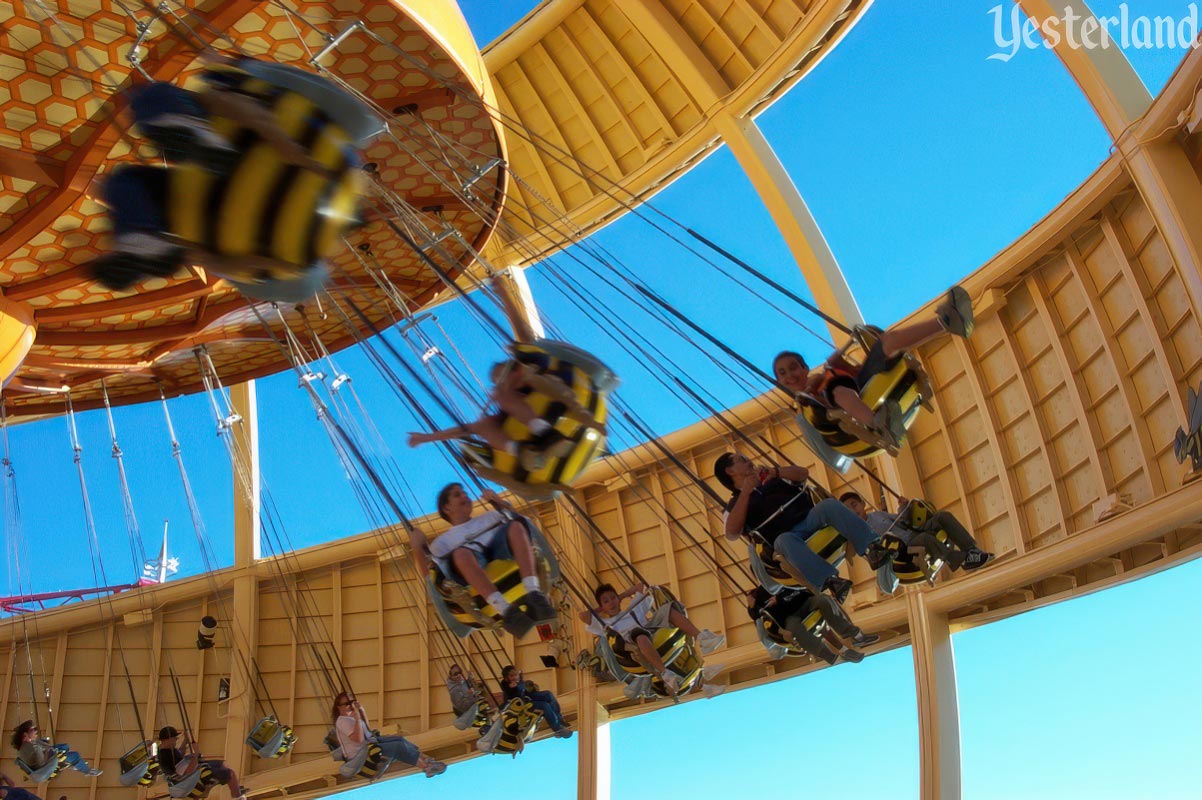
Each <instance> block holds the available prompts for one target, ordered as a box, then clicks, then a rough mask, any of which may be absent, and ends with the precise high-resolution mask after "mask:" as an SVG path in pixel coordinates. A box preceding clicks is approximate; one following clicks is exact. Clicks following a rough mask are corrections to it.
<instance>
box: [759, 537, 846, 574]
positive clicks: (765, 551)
mask: <svg viewBox="0 0 1202 800" xmlns="http://www.w3.org/2000/svg"><path fill="white" fill-rule="evenodd" d="M806 546H807V547H809V548H810V549H811V550H813V551H814V552H815V553H817V554H818V555H819V556H821V557H822V558H823V559H824V560H825V561H826V562H827V563H828V564H830V565H831V566H832V567H836V568H837V567H838V566H839V565H840V564H842V563H843V558H844V556H845V555H846V553H847V540H846V539H845V538H843V534H841V533H839V531H837V530H835V528H834V527H832V526H830V525H828V526H827V527H825V528H819V529H818V530H816V531H814V533H813V534H811V535H810V538H809V539H806ZM750 549H751V555H752V556H753V557H754V558H755V559H756V560H758V561H759V562H760V565H762V567H763V571H764V572H765V573H766V574H767V576H768V577H769V578H771V579H772V580H773V581H775V582H776V583H778V584H780V585H781V586H787V587H789V588H796V587H798V586H800V585H801V584H800V582H799V581H798V580H797V579H796V578H794V577H793V576H792V575H790V574H789V573H788V572H786V571H785V569H784V568H783V567H782V566H781V564H780V557H779V556H778V555H777V554H776V551H775V550H773V549H772V548H771V547H770V546H769V545H768V544H767V543H765V542H764V541H762V540H759V541H755V542H753V543H752V544H751V548H750ZM756 567H757V565H756V564H755V563H754V562H753V563H752V568H753V571H755V568H756ZM761 583H765V581H762V580H761Z"/></svg>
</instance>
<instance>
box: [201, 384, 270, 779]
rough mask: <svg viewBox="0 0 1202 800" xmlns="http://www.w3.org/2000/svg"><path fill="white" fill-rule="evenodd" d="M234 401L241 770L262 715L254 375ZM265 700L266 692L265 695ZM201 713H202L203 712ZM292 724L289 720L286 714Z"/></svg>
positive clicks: (235, 710)
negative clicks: (257, 664)
mask: <svg viewBox="0 0 1202 800" xmlns="http://www.w3.org/2000/svg"><path fill="white" fill-rule="evenodd" d="M230 404H231V406H232V407H233V410H234V412H235V413H236V414H238V415H239V416H241V417H242V422H241V424H240V425H237V426H235V428H234V431H233V433H234V436H233V442H234V461H235V463H236V464H237V465H238V468H237V471H238V473H239V474H236V475H234V497H233V501H234V566H235V568H239V567H240V568H243V569H242V571H241V572H240V574H239V575H238V577H237V578H235V579H234V586H233V598H232V602H231V603H230V605H229V609H230V619H229V620H227V621H226V624H227V625H228V626H229V631H228V636H229V647H230V649H229V658H230V661H229V679H230V696H229V700H228V701H227V702H226V708H225V712H226V713H225V750H224V751H223V753H224V759H225V762H226V764H228V765H229V767H230V769H232V770H234V772H235V773H237V774H238V775H239V776H244V775H245V774H246V773H247V771H248V770H247V767H248V766H249V764H248V761H249V756H248V754H249V752H250V750H249V748H248V747H247V745H246V741H245V740H246V735H247V733H249V732H250V729H251V726H252V725H253V724H254V723H255V721H256V720H257V717H256V716H255V693H256V691H257V688H256V686H255V681H254V676H253V675H252V674H251V669H252V666H251V660H252V659H254V658H255V657H256V656H255V648H256V645H257V642H258V639H259V635H258V634H259V582H258V580H257V579H256V578H255V575H254V573H253V572H252V571H251V570H249V569H248V568H249V567H251V566H252V565H253V564H254V562H255V561H257V560H258V558H259V503H260V497H259V419H258V417H259V412H258V404H257V403H256V399H255V384H254V381H247V382H246V383H240V384H237V385H235V386H234V387H232V388H231V390H230ZM262 699H263V700H266V699H267V698H262ZM198 718H199V717H198ZM283 722H284V724H288V720H283Z"/></svg>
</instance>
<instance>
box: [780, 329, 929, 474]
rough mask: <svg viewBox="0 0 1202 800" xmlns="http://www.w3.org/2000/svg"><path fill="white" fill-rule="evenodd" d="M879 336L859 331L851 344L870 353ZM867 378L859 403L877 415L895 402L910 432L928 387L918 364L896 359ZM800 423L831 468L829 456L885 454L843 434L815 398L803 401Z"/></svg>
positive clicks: (908, 358) (871, 331) (911, 359)
mask: <svg viewBox="0 0 1202 800" xmlns="http://www.w3.org/2000/svg"><path fill="white" fill-rule="evenodd" d="M879 336H880V331H879V329H876V328H870V327H862V326H861V327H857V328H856V329H855V338H854V339H853V340H852V342H851V343H849V344H856V343H858V344H859V345H860V347H861V348H862V349H863V351H864V352H868V350H869V349H871V347H872V345H873V343H874V342H875V341H876V340H877V338H878V337H879ZM845 349H846V348H845ZM865 378H867V380H866V382H865V383H864V387H863V389H861V390H860V399H861V400H862V401H864V404H865V405H866V406H868V407H869V408H870V409H872V410H874V411H875V410H876V409H877V408H879V407H880V406H881V405H882V404H883V403H884V402H885V401H887V400H892V401H894V402H896V403H897V404H898V406H899V407H900V408H901V411H902V418H903V419H904V420H905V427H906V430H909V428H910V426H911V425H912V424H913V423H914V420H915V419H916V418H917V416H918V411H919V409H920V408H921V406H922V403H923V400H924V399H925V398H924V397H923V387H924V386H927V385H928V379H927V377H926V373H925V372H924V371H923V369H922V367H921V366H920V365H919V363H918V361H917V360H916V359H915V358H914V357H913V356H911V355H908V354H907V355H906V356H904V357H900V358H897V359H895V361H894V363H893V364H891V365H889V366H888V368H887V369H883V370H881V371H879V372H877V373H875V374H873V375H871V376H864V375H863V374H861V376H860V379H861V380H862V381H863V380H864V379H865ZM798 423H799V424H802V427H803V430H804V429H805V428H806V427H807V426H808V427H809V428H811V429H812V430H813V431H814V432H816V433H817V435H818V436H820V437H821V438H822V441H823V442H824V443H825V445H826V448H827V450H826V451H824V452H822V453H819V455H820V457H822V459H823V460H824V461H826V462H827V463H830V464H831V465H832V466H835V464H834V463H832V462H831V460H830V458H829V457H828V453H834V454H837V455H838V456H846V457H848V458H852V459H859V458H868V457H870V456H874V455H877V454H879V453H881V452H883V451H882V450H881V448H879V447H877V446H876V445H875V444H873V443H871V442H865V441H863V440H861V439H859V438H857V437H856V436H855V435H854V434H852V433H850V432H848V431H845V430H843V428H841V427H840V426H839V424H838V422H836V421H835V419H834V418H832V417H831V416H830V415H829V414H828V413H827V409H826V407H825V406H824V405H823V404H822V402H821V401H819V400H817V399H815V398H811V397H805V398H801V413H800V414H799V415H798ZM835 468H836V469H838V468H839V467H837V466H836V467H835ZM840 471H846V470H845V469H844V470H840Z"/></svg>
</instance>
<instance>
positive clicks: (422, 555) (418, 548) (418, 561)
mask: <svg viewBox="0 0 1202 800" xmlns="http://www.w3.org/2000/svg"><path fill="white" fill-rule="evenodd" d="M409 549H410V550H411V551H413V566H414V568H415V569H416V570H417V574H418V576H419V577H424V576H425V575H426V573H428V572H429V571H430V542H429V540H428V539H426V534H424V533H422V532H421V531H419V530H418V529H417V528H414V529H413V530H411V531H409Z"/></svg>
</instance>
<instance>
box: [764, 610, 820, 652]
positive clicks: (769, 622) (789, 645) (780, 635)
mask: <svg viewBox="0 0 1202 800" xmlns="http://www.w3.org/2000/svg"><path fill="white" fill-rule="evenodd" d="M761 619H762V620H763V623H764V633H765V634H767V636H768V638H769V639H771V640H772V641H773V642H775V643H776V644H779V645H780V646H781V647H783V648H785V650H786V651H788V653H789V655H791V656H801V655H809V654H808V653H806V651H805V649H804V648H803V647H802V646H801V645H799V644H798V643H797V640H796V639H794V638H793V634H791V633H789V632H788V631H787V630H784V629H783V628H781V627H780V625H777V624H776V620H775V619H773V618H772V617H771V616H768V615H764V616H763V617H761ZM803 624H804V625H805V629H806V630H807V631H809V632H810V633H812V634H813V635H814V636H815V637H816V638H818V639H821V638H822V632H823V630H824V629H825V628H826V617H824V616H823V615H822V611H821V610H820V609H817V608H815V609H814V610H813V611H811V612H810V613H809V614H806V617H805V620H804V622H803Z"/></svg>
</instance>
